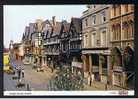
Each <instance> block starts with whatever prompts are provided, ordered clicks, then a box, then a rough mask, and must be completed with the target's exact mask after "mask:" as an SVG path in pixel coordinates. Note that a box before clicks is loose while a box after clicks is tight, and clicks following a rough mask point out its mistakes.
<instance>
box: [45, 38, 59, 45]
mask: <svg viewBox="0 0 138 99" xmlns="http://www.w3.org/2000/svg"><path fill="white" fill-rule="evenodd" d="M57 43H59V40H52V39H50V40H45V41H44V45H51V44H57Z"/></svg>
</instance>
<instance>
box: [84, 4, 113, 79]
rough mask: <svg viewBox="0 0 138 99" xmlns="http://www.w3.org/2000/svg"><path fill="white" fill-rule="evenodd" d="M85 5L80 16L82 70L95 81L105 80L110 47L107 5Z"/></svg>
mask: <svg viewBox="0 0 138 99" xmlns="http://www.w3.org/2000/svg"><path fill="white" fill-rule="evenodd" d="M87 7H88V9H87V10H86V11H84V12H83V16H82V35H83V42H82V54H83V55H82V59H83V68H84V72H85V74H86V73H88V72H89V73H91V74H92V75H94V80H96V81H101V82H107V77H108V68H109V66H110V65H109V63H110V60H109V55H110V47H111V46H110V42H109V41H110V32H109V5H88V6H87ZM86 75H87V74H86Z"/></svg>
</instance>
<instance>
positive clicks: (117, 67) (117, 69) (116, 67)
mask: <svg viewBox="0 0 138 99" xmlns="http://www.w3.org/2000/svg"><path fill="white" fill-rule="evenodd" d="M113 70H114V71H118V72H122V70H123V69H122V67H121V66H114V68H113Z"/></svg>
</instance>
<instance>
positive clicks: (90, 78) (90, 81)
mask: <svg viewBox="0 0 138 99" xmlns="http://www.w3.org/2000/svg"><path fill="white" fill-rule="evenodd" d="M91 84H92V77H91V73H90V72H89V73H88V85H89V86H91Z"/></svg>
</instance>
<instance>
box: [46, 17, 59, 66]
mask: <svg viewBox="0 0 138 99" xmlns="http://www.w3.org/2000/svg"><path fill="white" fill-rule="evenodd" d="M44 29H45V32H44V33H45V36H44V44H43V46H44V55H45V59H44V61H45V64H46V65H48V66H52V67H54V68H56V67H57V66H58V65H59V50H60V49H59V47H60V43H59V34H60V29H61V22H57V21H56V19H55V16H53V17H52V20H47V21H46V22H45V28H44Z"/></svg>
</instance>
